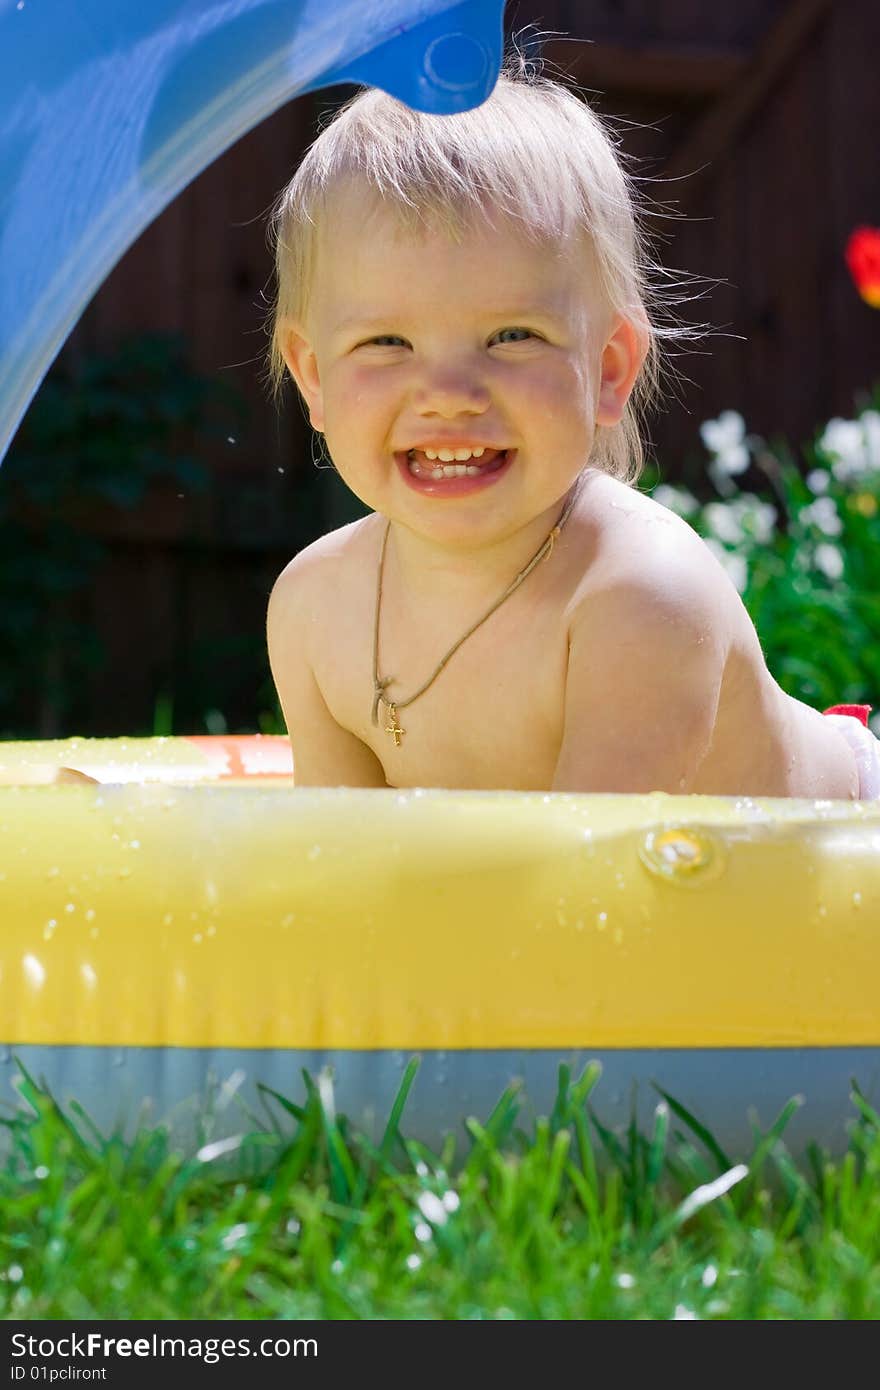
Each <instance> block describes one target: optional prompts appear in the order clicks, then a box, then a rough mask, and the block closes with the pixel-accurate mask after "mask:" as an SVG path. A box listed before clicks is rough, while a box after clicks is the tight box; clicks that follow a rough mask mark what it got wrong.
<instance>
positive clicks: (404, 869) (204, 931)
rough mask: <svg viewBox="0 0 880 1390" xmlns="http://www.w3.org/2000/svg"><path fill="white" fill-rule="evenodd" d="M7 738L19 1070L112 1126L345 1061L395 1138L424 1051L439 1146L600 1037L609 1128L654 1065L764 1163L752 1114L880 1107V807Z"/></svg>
mask: <svg viewBox="0 0 880 1390" xmlns="http://www.w3.org/2000/svg"><path fill="white" fill-rule="evenodd" d="M2 759H3V763H2V768H0V772H2V776H3V780H4V781H5V782H6V783H7V785H5V786H2V787H0V922H2V924H3V926H2V933H0V1019H2V1020H3V1034H4V1036H3V1037H2V1039H0V1042H2V1053H0V1055H2V1056H3V1057H4V1058H5V1059H6V1072H7V1078H8V1080H7V1087H6V1088H4V1089H7V1088H8V1082H9V1081H11V1079H12V1077H13V1076H14V1074H15V1058H16V1057H18V1058H20V1059H21V1061H22V1062H23V1063H24V1065H25V1066H26V1067H27V1069H28V1070H29V1071H31V1072H32V1074H34V1075H35V1076H37V1077H44V1078H45V1080H46V1081H47V1082H48V1083H49V1085H50V1088H51V1089H53V1091H55V1093H56V1094H57V1095H58V1098H59V1099H61V1100H65V1099H68V1098H75V1099H77V1100H79V1101H81V1102H82V1103H83V1104H84V1105H85V1106H86V1108H87V1109H88V1110H89V1111H90V1113H91V1114H92V1116H93V1118H95V1119H96V1120H97V1121H98V1122H99V1123H100V1124H102V1125H104V1126H105V1127H109V1126H112V1125H114V1124H116V1123H117V1122H122V1121H125V1120H127V1119H130V1118H131V1117H132V1116H133V1115H134V1114H135V1112H136V1110H137V1107H138V1105H139V1104H140V1102H141V1101H142V1100H144V1099H146V1098H149V1099H150V1100H151V1101H152V1103H153V1111H152V1114H153V1117H154V1118H156V1119H159V1118H168V1117H169V1116H171V1117H172V1118H173V1117H174V1115H175V1114H176V1115H177V1116H178V1119H179V1118H180V1117H181V1116H184V1115H185V1114H186V1113H188V1112H187V1111H186V1107H185V1103H186V1102H187V1100H188V1099H189V1098H190V1097H192V1096H194V1095H196V1094H199V1093H204V1091H205V1088H206V1086H208V1085H209V1082H210V1079H211V1078H213V1079H214V1080H215V1081H216V1083H217V1084H218V1086H219V1087H220V1088H221V1090H222V1089H223V1087H224V1085H225V1087H226V1092H228V1091H229V1088H230V1087H231V1088H232V1089H233V1090H236V1091H237V1092H238V1096H239V1098H240V1099H246V1100H247V1101H248V1102H249V1103H251V1104H254V1103H255V1101H256V1098H257V1088H258V1083H260V1082H263V1083H264V1084H267V1085H269V1086H271V1087H273V1088H274V1089H276V1090H278V1091H280V1092H282V1093H283V1094H285V1095H287V1096H288V1097H289V1098H291V1099H294V1100H295V1099H298V1098H302V1096H303V1095H304V1092H303V1086H302V1081H301V1077H300V1068H301V1067H306V1068H307V1069H308V1070H309V1071H310V1073H311V1074H312V1075H316V1074H317V1072H318V1071H319V1070H320V1069H321V1068H322V1067H324V1066H326V1065H331V1066H332V1067H333V1069H334V1074H335V1087H336V1104H337V1105H338V1107H339V1108H340V1109H341V1110H344V1111H345V1112H346V1113H347V1114H349V1115H350V1117H351V1118H352V1119H353V1120H354V1121H356V1122H357V1123H359V1124H361V1125H362V1126H364V1127H366V1128H367V1129H368V1130H370V1131H374V1130H375V1129H376V1128H377V1127H378V1126H379V1125H381V1123H382V1122H383V1121H384V1119H385V1118H387V1115H388V1113H389V1111H390V1108H391V1103H392V1101H393V1098H394V1095H395V1092H396V1090H397V1087H398V1086H399V1084H400V1080H401V1077H402V1074H403V1070H404V1067H405V1066H406V1063H407V1062H408V1060H409V1058H410V1057H411V1056H412V1055H419V1056H420V1057H421V1058H422V1066H421V1070H420V1073H419V1075H418V1077H417V1080H416V1083H415V1086H414V1087H413V1090H412V1093H411V1095H410V1099H409V1102H408V1105H407V1109H406V1126H405V1129H406V1132H407V1133H408V1134H409V1135H411V1136H412V1137H414V1138H419V1139H422V1140H423V1141H424V1142H426V1143H429V1144H431V1145H432V1146H433V1145H438V1144H439V1142H440V1139H441V1137H442V1134H443V1133H444V1132H446V1131H448V1130H450V1129H451V1130H458V1131H459V1132H461V1124H462V1120H463V1118H464V1117H465V1116H466V1115H468V1114H475V1115H477V1116H478V1117H483V1118H485V1116H486V1115H487V1114H488V1113H489V1111H490V1110H491V1108H492V1106H493V1105H494V1103H495V1102H496V1101H497V1100H498V1098H499V1096H500V1094H501V1092H502V1090H503V1089H504V1087H505V1086H506V1085H508V1084H509V1082H510V1081H511V1079H512V1078H513V1077H521V1078H522V1079H523V1081H524V1083H525V1090H526V1094H527V1097H528V1100H529V1102H530V1103H531V1106H532V1107H533V1109H534V1110H537V1111H542V1110H543V1111H546V1110H547V1108H548V1107H550V1106H552V1101H553V1096H554V1094H555V1088H556V1076H557V1069H558V1066H559V1063H560V1062H567V1063H569V1064H570V1065H572V1066H573V1067H578V1066H582V1065H583V1064H584V1063H586V1062H587V1061H589V1060H592V1059H594V1058H595V1059H598V1060H599V1061H600V1062H601V1063H602V1066H603V1071H604V1076H603V1079H602V1081H601V1082H600V1085H599V1087H598V1089H597V1091H596V1094H595V1100H596V1108H597V1113H599V1114H600V1115H601V1116H602V1117H603V1118H604V1119H605V1120H606V1121H607V1122H611V1123H625V1122H626V1121H627V1120H628V1118H629V1115H630V1106H631V1102H632V1098H633V1088H634V1086H635V1087H636V1088H637V1093H638V1094H637V1101H638V1105H639V1106H640V1113H641V1115H642V1118H647V1117H649V1116H650V1111H651V1108H652V1107H653V1106H654V1105H655V1104H656V1102H657V1099H658V1094H657V1091H656V1089H655V1083H656V1086H659V1087H660V1088H662V1089H663V1090H665V1091H668V1092H670V1093H672V1095H673V1096H674V1097H675V1098H676V1099H677V1100H679V1101H680V1102H681V1103H682V1104H684V1105H685V1106H686V1107H687V1108H688V1109H689V1110H691V1111H692V1112H693V1113H694V1114H696V1115H697V1116H698V1117H699V1118H700V1119H701V1120H702V1121H703V1122H704V1123H706V1124H708V1126H709V1127H710V1129H711V1130H712V1131H713V1133H714V1134H715V1135H716V1137H717V1138H718V1139H719V1142H721V1143H722V1144H723V1145H725V1147H727V1148H728V1150H729V1151H731V1152H736V1153H740V1154H741V1153H744V1152H748V1150H749V1149H750V1147H751V1130H750V1126H749V1119H748V1107H749V1106H750V1105H752V1104H754V1105H757V1106H758V1110H759V1117H760V1121H761V1122H763V1123H764V1124H766V1125H769V1124H770V1122H771V1121H772V1120H773V1118H774V1117H775V1114H776V1112H777V1111H778V1110H779V1109H780V1108H781V1107H782V1105H783V1104H784V1102H785V1101H786V1100H788V1099H789V1098H790V1097H791V1096H792V1095H793V1094H795V1093H801V1094H802V1095H803V1096H804V1097H805V1100H806V1104H805V1106H804V1107H803V1108H802V1110H801V1111H800V1113H799V1115H798V1116H797V1117H796V1118H795V1120H794V1121H793V1122H792V1127H791V1129H790V1137H791V1139H792V1141H793V1142H794V1143H795V1144H797V1142H798V1140H799V1139H800V1140H805V1139H809V1138H814V1139H817V1140H819V1141H820V1142H822V1143H824V1144H826V1145H827V1146H828V1147H829V1148H832V1149H840V1148H841V1147H842V1146H843V1144H844V1143H845V1139H846V1133H845V1127H844V1122H845V1120H846V1119H847V1118H848V1117H850V1115H851V1113H852V1112H851V1107H850V1103H849V1100H848V1092H849V1082H850V1078H851V1077H855V1078H856V1079H857V1080H858V1082H859V1085H860V1087H861V1089H862V1090H863V1091H864V1092H865V1094H866V1095H867V1096H868V1097H869V1099H870V1098H871V1096H874V1097H875V1098H877V1097H878V1096H880V1085H878V1081H880V1077H878V1069H880V1063H878V1058H880V1052H878V1044H880V1002H878V990H877V986H876V981H877V978H878V966H880V932H878V925H880V805H878V804H877V803H874V804H868V803H863V802H854V803H843V802H800V801H793V800H767V801H755V800H750V799H747V798H743V799H740V800H732V799H729V798H718V799H716V798H712V797H671V796H666V795H663V794H659V793H658V794H656V795H652V796H645V797H635V796H610V795H601V796H583V795H561V794H554V795H541V794H537V793H511V792H506V793H505V792H474V791H468V792H453V791H419V790H414V791H407V792H403V793H401V792H397V791H393V790H387V791H373V790H369V791H363V790H350V789H342V788H340V789H326V790H321V789H318V790H315V789H312V788H303V789H301V790H297V789H296V788H295V787H292V786H290V785H289V778H290V753H289V746H288V744H287V742H286V740H284V739H274V738H252V739H233V740H228V739H220V738H218V739H212V738H201V739H195V740H187V739H152V740H142V741H139V740H85V739H80V740H69V741H64V742H57V743H44V744H17V745H15V744H12V745H10V744H7V745H4V746H3V748H2ZM35 767H39V768H40V769H42V770H43V771H44V773H45V778H44V782H45V784H44V785H36V786H35V785H27V786H16V785H9V783H14V781H15V777H16V775H17V770H18V774H20V773H21V770H22V769H27V775H28V776H30V775H31V773H32V771H33V769H34V768H35ZM63 768H66V769H68V770H69V774H74V775H76V774H79V776H80V777H81V778H85V777H89V778H93V779H95V781H94V782H93V783H91V782H85V781H82V782H81V783H79V784H78V783H77V781H76V780H70V781H60V782H53V781H50V780H49V779H50V777H51V776H52V775H53V773H54V771H55V770H59V769H63ZM69 774H65V775H69ZM11 1094H12V1093H11V1092H9V1091H8V1089H7V1098H8V1097H9V1096H11ZM218 1123H220V1124H221V1127H222V1126H223V1125H226V1126H232V1127H233V1128H234V1127H235V1126H236V1125H239V1126H240V1123H241V1116H240V1114H236V1111H235V1107H233V1108H232V1110H227V1112H225V1118H223V1117H218Z"/></svg>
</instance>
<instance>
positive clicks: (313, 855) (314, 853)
mask: <svg viewBox="0 0 880 1390" xmlns="http://www.w3.org/2000/svg"><path fill="white" fill-rule="evenodd" d="M320 853H321V846H320V845H312V848H311V849H310V850H309V853H308V858H309V859H317V857H318V855H319V854H320Z"/></svg>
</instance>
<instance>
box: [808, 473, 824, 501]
mask: <svg viewBox="0 0 880 1390" xmlns="http://www.w3.org/2000/svg"><path fill="white" fill-rule="evenodd" d="M806 483H807V487H808V488H809V489H810V492H812V494H813V496H815V495H816V494H817V493H819V492H827V491H828V474H827V473H826V472H825V469H824V468H814V469H813V470H812V471H811V472H810V473H808V474H807V478H806Z"/></svg>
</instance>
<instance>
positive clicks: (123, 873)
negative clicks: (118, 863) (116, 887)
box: [116, 864, 131, 878]
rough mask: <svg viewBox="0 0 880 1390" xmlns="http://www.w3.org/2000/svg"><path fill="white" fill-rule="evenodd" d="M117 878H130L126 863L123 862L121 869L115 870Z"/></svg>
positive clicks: (129, 870)
mask: <svg viewBox="0 0 880 1390" xmlns="http://www.w3.org/2000/svg"><path fill="white" fill-rule="evenodd" d="M116 877H117V878H131V869H130V868H129V867H128V865H127V864H123V866H122V868H121V869H117V870H116Z"/></svg>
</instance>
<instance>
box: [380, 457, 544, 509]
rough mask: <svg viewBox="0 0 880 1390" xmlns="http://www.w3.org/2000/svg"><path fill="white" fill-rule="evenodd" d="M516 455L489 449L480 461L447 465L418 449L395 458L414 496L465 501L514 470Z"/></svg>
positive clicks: (449, 463)
mask: <svg viewBox="0 0 880 1390" xmlns="http://www.w3.org/2000/svg"><path fill="white" fill-rule="evenodd" d="M516 452H517V451H516V449H500V450H490V449H487V450H484V451H483V453H482V455H481V456H480V457H476V456H473V457H471V458H470V459H467V460H455V461H450V462H447V461H445V460H442V461H441V460H439V459H428V458H426V457H425V455H424V454H423V453H422V451H421V450H418V449H415V450H410V451H409V453H397V454H395V455H394V461H395V463H396V464H397V467H398V469H399V471H400V474H401V477H402V478H403V480H404V482H406V484H407V486H408V487H411V488H412V489H413V491H414V492H419V493H422V494H423V495H424V496H428V497H464V496H467V495H469V494H470V493H472V492H481V491H482V490H483V489H484V488H486V487H491V486H493V484H495V483H496V482H498V481H499V479H500V478H502V477H503V476H504V474H505V473H506V472H507V471H508V469H509V468H510V466H511V464H512V463H513V460H514V458H515V457H516ZM484 459H485V460H486V461H485V462H484Z"/></svg>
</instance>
